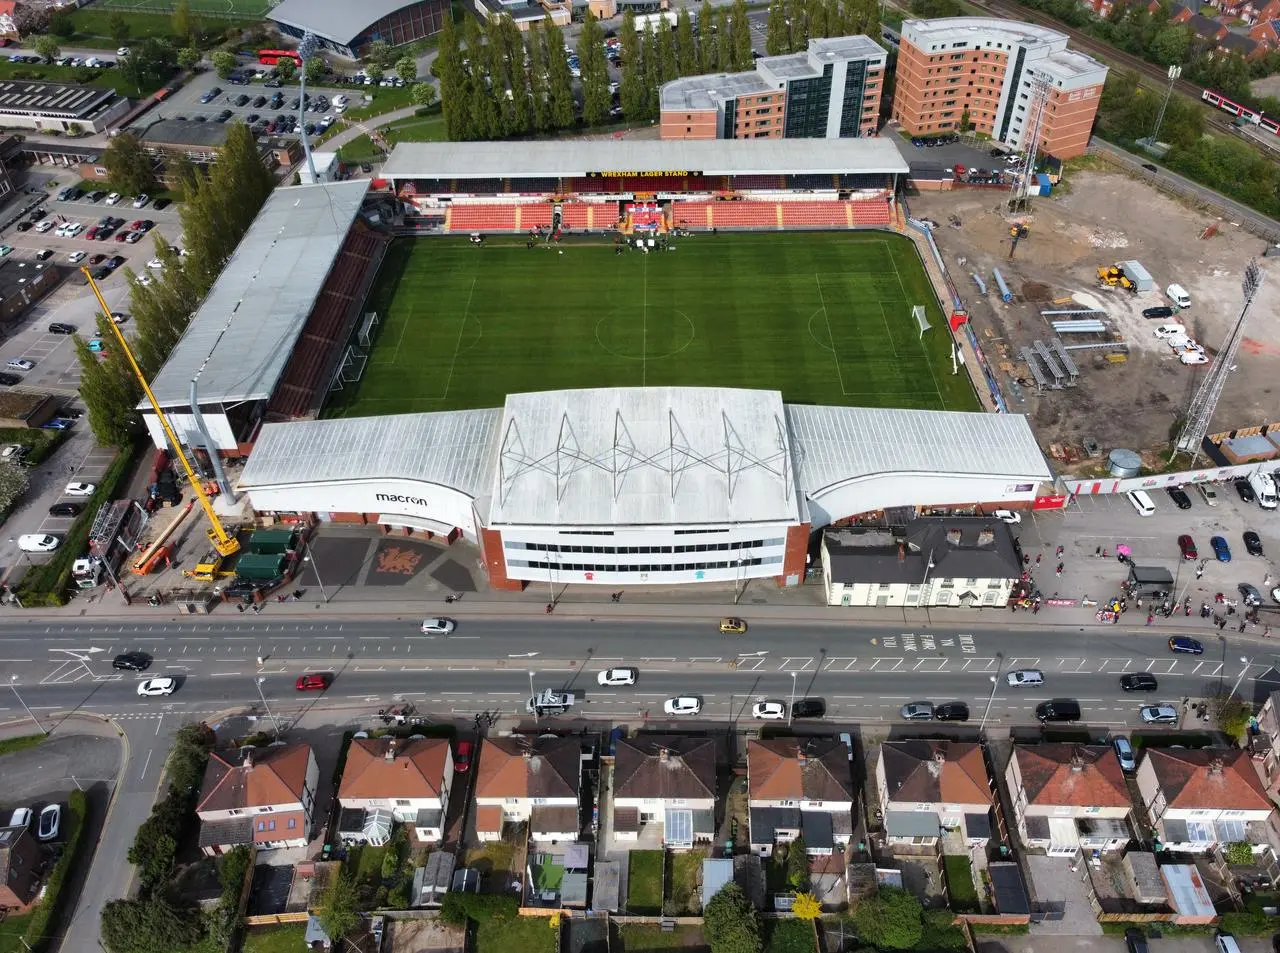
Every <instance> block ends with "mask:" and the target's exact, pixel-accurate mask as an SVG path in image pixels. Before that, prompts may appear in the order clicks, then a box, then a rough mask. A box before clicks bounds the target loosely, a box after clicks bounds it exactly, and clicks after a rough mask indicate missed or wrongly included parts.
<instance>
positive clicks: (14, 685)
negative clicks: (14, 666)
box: [9, 675, 49, 735]
mask: <svg viewBox="0 0 1280 953" xmlns="http://www.w3.org/2000/svg"><path fill="white" fill-rule="evenodd" d="M9 688H11V689H12V690H13V696H14V697H15V698H16V699H18V703H19V704H20V705H22V707H23V708H24V709H26V712H27V715H28V716H30V718H31V720H32V721H34V722H35V723H36V727H37V728H39V729H40V733H41V734H44V735H47V734H48V733H49V732H48V730H47V729H46V728H45V726H44V725H42V724H40V719H39V718H37V717H36V714H35V712H33V711H32V710H31V709H30V708H27V703H26V702H24V701H23V700H22V696H21V695H19V694H18V676H17V675H10V676H9Z"/></svg>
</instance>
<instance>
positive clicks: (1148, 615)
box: [1147, 612, 1156, 625]
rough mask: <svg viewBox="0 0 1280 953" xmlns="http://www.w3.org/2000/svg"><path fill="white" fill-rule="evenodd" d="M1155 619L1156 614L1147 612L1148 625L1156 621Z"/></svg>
mask: <svg viewBox="0 0 1280 953" xmlns="http://www.w3.org/2000/svg"><path fill="white" fill-rule="evenodd" d="M1155 621H1156V617H1155V616H1154V615H1152V614H1151V613H1150V612H1148V613H1147V625H1150V624H1151V623H1152V622H1155Z"/></svg>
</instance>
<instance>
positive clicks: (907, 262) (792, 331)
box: [325, 232, 978, 416]
mask: <svg viewBox="0 0 1280 953" xmlns="http://www.w3.org/2000/svg"><path fill="white" fill-rule="evenodd" d="M562 250H563V253H562V254H561V253H560V251H561V250H560V249H557V248H555V247H548V246H546V245H544V244H542V243H539V244H538V245H537V246H536V247H534V248H532V249H530V248H527V247H526V246H525V243H524V240H523V239H520V240H516V239H510V240H505V239H489V240H487V241H486V242H485V243H484V244H483V245H480V246H476V245H472V244H470V243H469V242H467V241H466V240H465V239H458V240H453V239H448V238H427V239H400V240H398V241H397V242H396V243H395V244H394V245H393V246H392V247H391V249H390V250H389V251H388V254H387V258H386V260H385V262H384V264H383V267H382V270H381V273H380V274H379V275H378V278H377V280H376V282H375V284H374V289H373V292H372V295H371V299H370V301H369V304H368V308H367V309H366V310H372V311H376V312H377V314H378V316H379V319H380V322H381V324H380V327H379V329H378V330H377V335H376V338H375V340H374V342H373V345H372V348H371V350H370V352H369V360H368V363H367V365H366V367H365V370H364V374H363V377H362V379H361V380H360V381H359V382H358V383H349V384H345V385H344V386H343V388H342V390H340V391H337V392H335V393H333V394H331V396H330V401H329V406H328V407H327V408H326V411H325V415H326V416H366V415H375V414H392V413H410V412H422V411H434V410H455V409H461V408H473V407H499V406H501V405H502V403H503V399H504V397H505V396H506V395H507V394H509V393H519V392H522V391H538V390H557V389H562V388H579V387H643V386H648V387H661V386H671V387H677V386H704V387H748V388H761V389H767V390H780V391H781V392H782V396H783V398H784V399H785V400H787V401H791V402H797V403H820V404H845V405H856V406H868V407H915V408H923V409H934V410H977V409H978V402H977V399H976V398H975V396H974V393H973V389H972V387H971V385H970V383H969V379H968V377H967V375H966V374H965V373H964V372H963V371H961V373H960V374H953V373H952V365H951V357H950V337H949V336H948V332H947V328H946V324H945V319H944V316H943V314H942V312H941V310H940V309H939V307H938V303H937V300H936V299H935V298H934V296H933V293H932V291H931V290H930V288H929V283H928V278H927V276H926V275H925V271H924V268H923V266H922V265H921V263H920V260H919V257H918V256H917V254H916V251H915V248H914V246H913V245H912V244H911V243H910V242H909V241H908V240H907V239H905V238H902V237H900V236H897V235H890V234H887V233H883V232H857V233H842V234H838V235H837V234H831V233H824V234H814V233H803V234H796V233H793V234H776V233H775V234H746V235H743V234H736V235H719V236H711V235H704V234H699V235H697V236H696V237H694V238H688V239H682V240H678V241H677V242H676V246H675V250H674V251H668V252H661V251H654V252H652V253H650V254H643V253H641V252H638V251H629V252H626V253H625V254H621V255H618V254H615V253H614V249H613V246H612V245H611V244H607V243H604V242H601V243H599V244H589V243H577V242H568V243H566V244H565V245H564V247H563V249H562ZM917 304H923V305H924V306H925V308H926V312H927V315H928V319H929V323H930V325H931V327H930V329H929V330H927V331H925V332H924V334H923V336H922V335H921V333H920V327H919V324H918V322H917V321H916V319H915V318H914V317H913V316H912V306H913V305H917Z"/></svg>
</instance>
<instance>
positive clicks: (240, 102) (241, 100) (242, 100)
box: [236, 94, 249, 106]
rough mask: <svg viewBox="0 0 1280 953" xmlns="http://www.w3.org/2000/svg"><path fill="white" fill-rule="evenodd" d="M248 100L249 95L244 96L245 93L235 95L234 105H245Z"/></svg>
mask: <svg viewBox="0 0 1280 953" xmlns="http://www.w3.org/2000/svg"><path fill="white" fill-rule="evenodd" d="M248 102H249V97H248V96H245V95H243V94H241V95H239V96H237V97H236V105H237V106H244V105H245V104H246V103H248Z"/></svg>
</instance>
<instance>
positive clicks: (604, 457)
mask: <svg viewBox="0 0 1280 953" xmlns="http://www.w3.org/2000/svg"><path fill="white" fill-rule="evenodd" d="M496 463H497V466H496V471H495V472H494V473H493V475H492V479H493V483H492V488H491V491H490V496H489V500H488V504H489V505H488V518H487V520H486V523H488V524H489V525H491V526H492V525H498V524H519V525H540V526H619V525H621V526H627V525H631V526H638V525H655V524H665V525H670V524H682V525H694V526H696V525H700V524H704V523H752V522H795V521H797V520H798V519H799V513H800V509H799V501H798V497H797V496H796V490H795V481H794V479H793V474H792V472H791V449H790V446H789V441H788V438H787V431H786V419H785V415H784V412H783V408H782V395H781V394H780V393H778V392H777V391H763V390H739V389H735V388H725V387H616V388H598V389H587V390H563V391H544V392H541V393H531V394H511V395H509V396H508V397H507V402H506V407H505V408H504V409H503V414H502V431H501V434H500V436H499V445H498V454H497V461H496Z"/></svg>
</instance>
